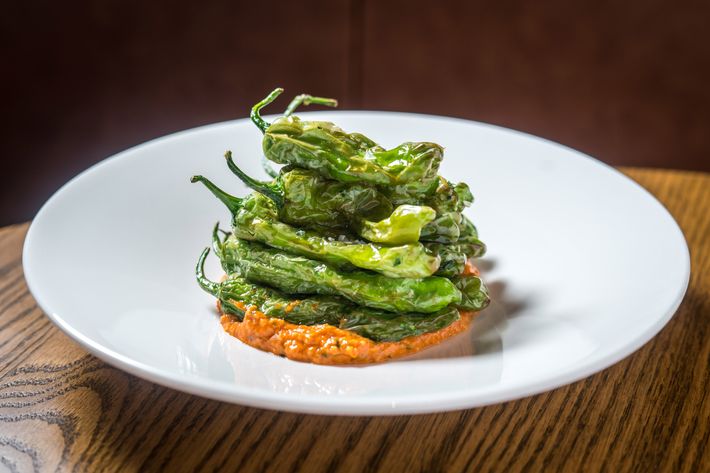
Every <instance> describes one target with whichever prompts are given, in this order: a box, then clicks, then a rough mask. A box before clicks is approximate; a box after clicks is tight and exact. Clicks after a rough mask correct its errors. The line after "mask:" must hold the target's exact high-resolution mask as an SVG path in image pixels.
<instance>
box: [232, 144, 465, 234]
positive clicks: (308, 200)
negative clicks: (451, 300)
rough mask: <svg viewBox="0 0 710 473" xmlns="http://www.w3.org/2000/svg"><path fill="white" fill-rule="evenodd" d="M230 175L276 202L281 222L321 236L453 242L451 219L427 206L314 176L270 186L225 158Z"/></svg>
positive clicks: (292, 176)
mask: <svg viewBox="0 0 710 473" xmlns="http://www.w3.org/2000/svg"><path fill="white" fill-rule="evenodd" d="M225 156H226V158H227V164H228V165H229V168H230V170H231V171H232V172H233V173H234V174H235V175H236V176H237V177H239V179H241V181H242V182H244V184H246V185H247V186H249V187H251V188H252V189H254V190H255V191H257V192H260V193H262V194H264V195H265V196H267V197H269V198H270V199H271V200H273V201H274V203H275V204H276V206H277V207H278V213H279V219H280V220H281V221H283V222H286V223H289V224H292V225H297V226H300V227H306V228H313V229H316V230H320V231H324V230H325V231H329V230H332V229H344V230H350V231H354V232H356V233H357V234H358V235H359V236H361V237H362V238H365V239H366V240H369V241H372V242H376V243H387V244H390V245H400V244H405V243H415V242H417V241H418V240H419V238H420V236H421V237H422V239H423V240H430V241H455V240H456V239H457V238H458V235H459V229H458V223H459V221H460V214H455V215H457V216H458V221H456V220H451V216H450V215H449V214H444V216H443V218H437V216H436V212H435V211H434V209H432V208H431V207H427V206H418V205H416V206H415V205H407V204H403V205H400V206H398V207H397V208H396V209H394V210H392V204H391V203H390V201H389V199H387V197H385V196H384V195H383V194H382V193H381V192H380V191H378V190H377V189H376V188H374V187H372V186H365V185H361V184H345V183H342V182H339V181H334V180H331V179H324V178H323V177H321V176H320V175H319V174H317V173H315V172H314V171H310V170H306V169H299V168H295V169H291V168H285V169H283V170H282V171H281V173H280V174H279V175H278V177H277V178H276V179H275V180H274V181H273V182H264V181H258V180H256V179H254V178H252V177H251V176H249V175H248V174H246V173H245V172H244V171H242V170H241V169H240V168H239V167H238V166H237V165H236V163H235V162H234V160H233V159H232V154H231V152H229V151H228V152H227V153H226V155H225Z"/></svg>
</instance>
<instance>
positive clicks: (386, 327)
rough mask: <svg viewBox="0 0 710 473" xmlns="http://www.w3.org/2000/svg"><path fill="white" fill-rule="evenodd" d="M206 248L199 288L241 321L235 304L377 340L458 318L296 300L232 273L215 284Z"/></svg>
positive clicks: (448, 310)
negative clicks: (207, 268) (208, 273)
mask: <svg viewBox="0 0 710 473" xmlns="http://www.w3.org/2000/svg"><path fill="white" fill-rule="evenodd" d="M208 253H209V249H205V251H203V252H202V255H201V256H200V260H199V261H198V263H197V268H196V273H197V274H196V275H197V281H198V283H199V284H200V287H202V289H204V290H205V291H206V292H208V293H209V294H212V295H213V296H215V297H216V298H218V299H219V300H220V302H221V304H222V309H223V310H224V311H225V312H227V313H231V314H233V315H235V316H236V317H237V318H238V319H239V320H242V318H243V317H244V312H243V311H242V309H240V307H239V306H238V305H237V304H236V302H240V303H242V304H243V305H244V306H247V307H249V306H254V307H256V309H257V310H259V311H260V312H262V313H263V314H264V315H266V316H267V317H274V318H278V319H282V320H285V321H286V322H290V323H293V324H299V325H317V324H329V325H333V326H335V327H339V328H342V329H345V330H349V331H351V332H354V333H357V334H358V335H361V336H363V337H366V338H369V339H370V340H374V341H376V342H385V341H399V340H401V339H403V338H406V337H412V336H416V335H420V334H422V333H428V332H435V331H437V330H440V329H442V328H444V327H447V326H449V325H450V324H451V323H453V322H454V321H456V320H458V319H459V311H458V310H457V309H456V308H454V307H445V308H444V309H442V310H440V311H438V312H434V313H431V314H421V313H408V314H395V313H393V312H385V311H381V310H377V309H370V308H367V307H359V306H357V305H355V304H353V303H351V302H348V301H347V300H345V299H342V298H340V297H336V296H307V297H302V298H298V299H295V298H293V297H289V296H287V295H286V294H284V293H282V292H280V291H278V290H276V289H272V288H270V287H266V286H261V285H257V284H253V283H250V282H249V281H247V280H246V279H244V278H243V277H241V276H239V275H230V276H229V277H228V278H227V279H226V280H225V281H223V282H221V283H215V282H213V281H210V280H209V279H207V278H206V277H205V272H204V262H205V258H206V257H207V254H208Z"/></svg>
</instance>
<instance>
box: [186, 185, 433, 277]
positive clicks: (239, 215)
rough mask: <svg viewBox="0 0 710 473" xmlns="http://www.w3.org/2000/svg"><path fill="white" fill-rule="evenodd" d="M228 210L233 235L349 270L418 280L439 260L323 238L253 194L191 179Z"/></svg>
mask: <svg viewBox="0 0 710 473" xmlns="http://www.w3.org/2000/svg"><path fill="white" fill-rule="evenodd" d="M192 182H202V183H203V184H204V185H205V186H206V187H207V188H208V189H209V190H210V191H211V192H212V193H213V194H214V195H215V196H216V197H217V198H218V199H220V200H221V201H222V202H223V203H224V204H225V205H226V206H227V208H228V209H229V210H230V212H231V213H232V216H233V221H232V226H233V230H234V234H235V235H236V236H238V237H239V238H243V239H246V240H255V241H259V242H262V243H266V244H267V245H270V246H272V247H275V248H280V249H282V250H285V251H289V252H291V253H296V254H299V255H303V256H306V257H309V258H314V259H317V260H320V261H324V262H327V263H330V264H332V265H335V266H336V267H340V268H343V269H348V268H349V267H351V266H356V267H358V268H363V269H369V270H372V271H376V272H378V273H381V274H383V275H385V276H389V277H392V278H402V277H404V278H421V277H426V276H430V275H432V274H434V272H436V270H437V269H438V268H439V262H440V259H439V257H438V256H436V255H432V254H431V253H429V252H428V251H427V249H426V248H425V247H424V246H423V245H422V244H421V243H410V244H406V245H397V246H384V245H380V244H377V243H366V242H356V241H348V240H345V241H341V240H339V239H333V238H326V237H323V236H322V235H320V234H318V233H315V232H313V231H309V230H302V229H298V228H295V227H293V226H291V225H288V224H285V223H282V222H280V221H278V211H277V209H276V206H275V204H274V202H273V201H272V200H271V199H269V198H268V197H265V196H264V195H262V194H261V193H258V192H255V193H252V194H250V195H249V196H248V197H246V198H244V199H240V198H238V197H234V196H232V195H229V194H227V193H226V192H224V191H223V190H221V189H219V188H218V187H217V186H215V185H214V184H213V183H212V182H211V181H209V180H208V179H206V178H204V177H202V176H194V177H193V178H192Z"/></svg>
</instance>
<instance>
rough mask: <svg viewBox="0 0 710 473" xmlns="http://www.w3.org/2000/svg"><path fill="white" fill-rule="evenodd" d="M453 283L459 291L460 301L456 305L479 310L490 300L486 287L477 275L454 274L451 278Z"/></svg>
mask: <svg viewBox="0 0 710 473" xmlns="http://www.w3.org/2000/svg"><path fill="white" fill-rule="evenodd" d="M452 282H453V283H454V285H455V286H456V287H457V288H458V289H459V291H461V294H462V297H461V302H460V303H459V304H458V306H459V307H460V308H462V309H466V310H475V311H480V310H483V309H485V308H486V307H487V306H488V303H489V302H490V297H489V296H488V289H487V288H486V286H485V284H483V281H482V280H481V278H479V277H478V276H470V275H468V276H456V277H454V278H452Z"/></svg>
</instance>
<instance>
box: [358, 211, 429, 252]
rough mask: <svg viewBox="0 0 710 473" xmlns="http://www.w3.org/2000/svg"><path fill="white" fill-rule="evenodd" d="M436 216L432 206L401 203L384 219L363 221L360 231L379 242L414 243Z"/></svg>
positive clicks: (366, 236)
mask: <svg viewBox="0 0 710 473" xmlns="http://www.w3.org/2000/svg"><path fill="white" fill-rule="evenodd" d="M435 217H436V212H435V211H434V209H432V208H431V207H425V206H418V205H400V206H399V207H397V208H396V209H395V210H394V212H392V214H391V215H390V216H389V217H387V218H386V219H384V220H380V221H379V222H370V221H367V220H365V221H362V222H361V223H360V231H359V232H358V233H359V234H360V236H361V237H363V238H366V239H368V240H370V241H375V242H379V243H389V244H392V245H398V244H404V243H414V242H416V241H418V240H419V235H420V233H421V232H422V228H425V225H427V224H428V223H429V222H431V221H432V220H434V219H435Z"/></svg>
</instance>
